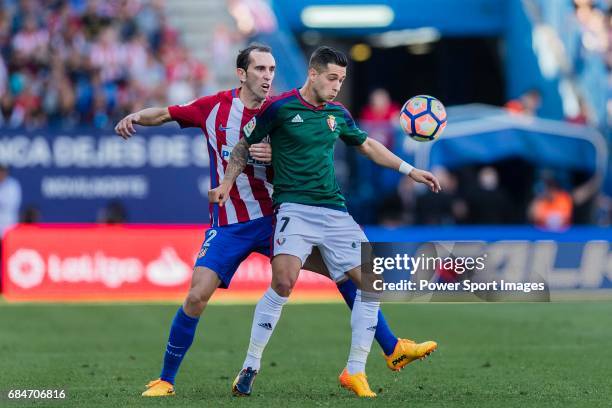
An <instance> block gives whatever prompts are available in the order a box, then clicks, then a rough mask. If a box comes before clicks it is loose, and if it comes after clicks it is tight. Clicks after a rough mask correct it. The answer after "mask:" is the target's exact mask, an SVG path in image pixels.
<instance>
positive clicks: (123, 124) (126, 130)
mask: <svg viewBox="0 0 612 408" xmlns="http://www.w3.org/2000/svg"><path fill="white" fill-rule="evenodd" d="M138 121H140V114H138V113H132V114H129V115H127V116H126V117H125V118H123V119H121V120H120V121H119V123H117V126H115V132H116V133H117V134H118V135H119V136H121V137H122V138H124V139H126V140H127V139H129V138H130V137H132V135H133V134H134V133H136V129H135V128H134V124H135V123H138Z"/></svg>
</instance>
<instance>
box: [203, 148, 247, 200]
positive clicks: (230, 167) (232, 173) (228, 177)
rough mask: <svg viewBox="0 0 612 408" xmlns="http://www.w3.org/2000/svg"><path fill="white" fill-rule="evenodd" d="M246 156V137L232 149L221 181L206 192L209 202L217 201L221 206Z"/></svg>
mask: <svg viewBox="0 0 612 408" xmlns="http://www.w3.org/2000/svg"><path fill="white" fill-rule="evenodd" d="M248 158H249V144H248V142H247V141H246V139H244V138H242V139H240V141H239V142H238V143H236V146H234V148H233V149H232V154H231V155H230V158H229V161H228V162H227V167H226V169H225V176H224V177H223V181H222V182H221V184H219V186H218V187H217V188H214V189H212V190H210V191H209V192H208V201H209V202H211V203H219V205H220V206H221V207H223V203H225V202H226V201H227V199H228V198H229V192H230V190H231V189H232V186H233V185H234V183H235V182H236V179H237V178H238V176H239V175H240V173H242V170H244V168H245V167H246V165H247V160H248Z"/></svg>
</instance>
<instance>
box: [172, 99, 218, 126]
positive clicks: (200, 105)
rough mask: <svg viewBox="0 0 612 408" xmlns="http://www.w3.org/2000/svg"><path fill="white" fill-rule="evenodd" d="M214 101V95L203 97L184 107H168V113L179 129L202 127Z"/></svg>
mask: <svg viewBox="0 0 612 408" xmlns="http://www.w3.org/2000/svg"><path fill="white" fill-rule="evenodd" d="M216 100H217V98H216V95H211V96H204V97H202V98H198V99H195V100H193V101H191V102H188V103H186V104H184V105H174V106H169V107H168V112H170V117H171V118H172V120H175V121H176V122H177V123H178V124H179V125H180V127H181V128H187V127H203V126H204V123H205V121H206V117H207V116H208V113H209V112H210V111H211V110H212V108H213V106H214V105H215V101H216Z"/></svg>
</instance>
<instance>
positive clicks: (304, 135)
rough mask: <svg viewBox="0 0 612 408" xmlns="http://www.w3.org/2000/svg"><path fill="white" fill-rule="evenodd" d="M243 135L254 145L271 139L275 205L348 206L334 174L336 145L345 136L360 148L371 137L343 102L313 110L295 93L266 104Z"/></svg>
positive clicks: (296, 91)
mask: <svg viewBox="0 0 612 408" xmlns="http://www.w3.org/2000/svg"><path fill="white" fill-rule="evenodd" d="M243 132H244V136H245V138H246V140H247V142H248V143H249V144H254V143H259V142H261V141H262V140H263V139H264V138H265V137H266V136H268V135H269V136H270V143H271V145H272V166H273V168H274V179H273V180H274V194H273V195H272V198H273V200H274V204H277V205H278V204H281V203H297V204H306V205H318V206H326V207H332V208H333V207H345V203H344V201H345V200H344V197H343V196H342V193H341V192H340V187H339V186H338V182H337V181H336V175H335V172H334V144H335V143H336V140H337V139H338V138H340V139H342V141H344V143H346V144H347V145H350V146H359V145H361V144H362V143H363V142H365V140H366V138H367V133H366V132H364V131H362V130H361V129H359V128H358V127H357V125H356V124H355V121H354V120H353V118H352V117H351V114H350V113H349V112H348V110H347V109H346V108H345V107H344V106H342V104H340V103H338V102H330V103H326V104H325V105H323V106H313V105H311V104H310V103H308V102H306V101H305V100H304V98H302V96H301V95H300V93H299V91H298V90H297V89H294V90H292V91H289V92H286V93H284V94H281V95H279V96H277V97H274V98H272V99H270V100H269V101H267V102H266V103H264V105H263V106H262V108H261V110H260V111H259V113H258V114H257V115H256V116H255V117H253V118H252V119H251V120H250V121H249V122H248V123H247V124H246V125H245V126H244V128H243Z"/></svg>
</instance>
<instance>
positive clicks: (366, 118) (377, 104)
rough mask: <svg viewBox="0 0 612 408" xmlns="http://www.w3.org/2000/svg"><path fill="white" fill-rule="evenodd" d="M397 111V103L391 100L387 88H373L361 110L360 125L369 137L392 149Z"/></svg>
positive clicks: (398, 109)
mask: <svg viewBox="0 0 612 408" xmlns="http://www.w3.org/2000/svg"><path fill="white" fill-rule="evenodd" d="M399 111H400V107H399V105H398V104H396V103H395V102H393V101H391V96H390V95H389V92H387V90H385V89H381V88H378V89H375V90H374V91H373V92H372V93H371V94H370V100H369V104H368V105H366V106H365V107H364V108H363V110H362V111H361V115H360V120H361V122H360V125H361V126H362V128H363V129H364V130H365V131H367V132H368V136H369V137H371V138H372V139H375V140H378V141H379V142H380V143H382V144H383V145H385V146H386V147H387V148H389V149H393V147H394V137H395V127H396V124H397V121H398V117H399Z"/></svg>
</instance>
